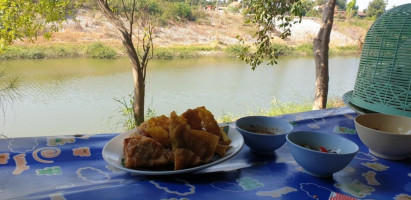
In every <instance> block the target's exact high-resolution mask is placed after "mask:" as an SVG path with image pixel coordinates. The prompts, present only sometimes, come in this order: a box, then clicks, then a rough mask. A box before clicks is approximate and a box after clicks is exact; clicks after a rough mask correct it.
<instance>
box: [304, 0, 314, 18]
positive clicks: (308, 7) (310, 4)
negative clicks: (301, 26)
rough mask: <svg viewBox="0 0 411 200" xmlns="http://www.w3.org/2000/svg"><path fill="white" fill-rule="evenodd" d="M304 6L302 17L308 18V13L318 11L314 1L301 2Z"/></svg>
mask: <svg viewBox="0 0 411 200" xmlns="http://www.w3.org/2000/svg"><path fill="white" fill-rule="evenodd" d="M301 4H302V15H303V16H307V13H309V12H311V11H316V10H314V6H315V5H314V1H311V0H302V1H301Z"/></svg>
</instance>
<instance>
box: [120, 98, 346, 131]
mask: <svg viewBox="0 0 411 200" xmlns="http://www.w3.org/2000/svg"><path fill="white" fill-rule="evenodd" d="M116 101H117V102H118V103H120V104H121V108H120V109H119V110H120V114H121V115H122V116H123V118H122V120H121V121H120V122H118V124H122V126H123V128H124V130H131V129H133V128H135V123H134V117H133V109H132V104H133V99H132V95H129V97H128V99H126V98H123V99H121V100H119V99H116ZM312 106H313V103H312V102H311V101H310V100H306V101H304V102H302V103H296V102H280V101H278V100H275V99H274V100H272V101H271V106H270V107H269V108H267V109H264V108H257V109H256V111H255V112H250V113H244V114H241V115H233V114H230V113H225V114H222V115H221V116H217V115H214V117H215V118H216V120H217V122H219V123H225V122H233V121H235V120H237V119H238V118H240V117H244V116H248V115H263V116H278V115H284V114H290V113H298V112H305V111H310V110H312ZM342 106H345V105H344V103H343V101H342V99H341V98H339V97H336V98H330V99H328V101H327V108H336V107H342ZM156 116H158V114H157V112H156V110H155V109H153V108H147V111H146V113H145V116H144V118H145V120H148V119H150V118H152V117H156Z"/></svg>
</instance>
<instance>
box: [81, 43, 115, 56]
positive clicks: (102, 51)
mask: <svg viewBox="0 0 411 200" xmlns="http://www.w3.org/2000/svg"><path fill="white" fill-rule="evenodd" d="M86 55H87V56H89V57H91V58H99V59H113V58H116V57H117V53H116V51H114V50H113V48H111V47H109V46H106V45H104V44H102V43H99V42H96V43H93V44H91V45H89V46H87V47H86Z"/></svg>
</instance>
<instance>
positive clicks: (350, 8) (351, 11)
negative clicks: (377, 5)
mask: <svg viewBox="0 0 411 200" xmlns="http://www.w3.org/2000/svg"><path fill="white" fill-rule="evenodd" d="M356 3H357V2H356V0H351V1H350V2H349V3H348V4H347V8H346V9H345V13H346V15H347V19H350V18H351V17H352V16H354V15H355V13H356V12H357V11H358V6H356V5H355V4H356Z"/></svg>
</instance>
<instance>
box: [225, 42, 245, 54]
mask: <svg viewBox="0 0 411 200" xmlns="http://www.w3.org/2000/svg"><path fill="white" fill-rule="evenodd" d="M242 50H243V46H242V45H238V44H237V45H229V46H227V47H226V48H225V49H224V51H225V54H226V55H227V56H229V57H237V56H238V55H239V54H240V53H241V51H242Z"/></svg>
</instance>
